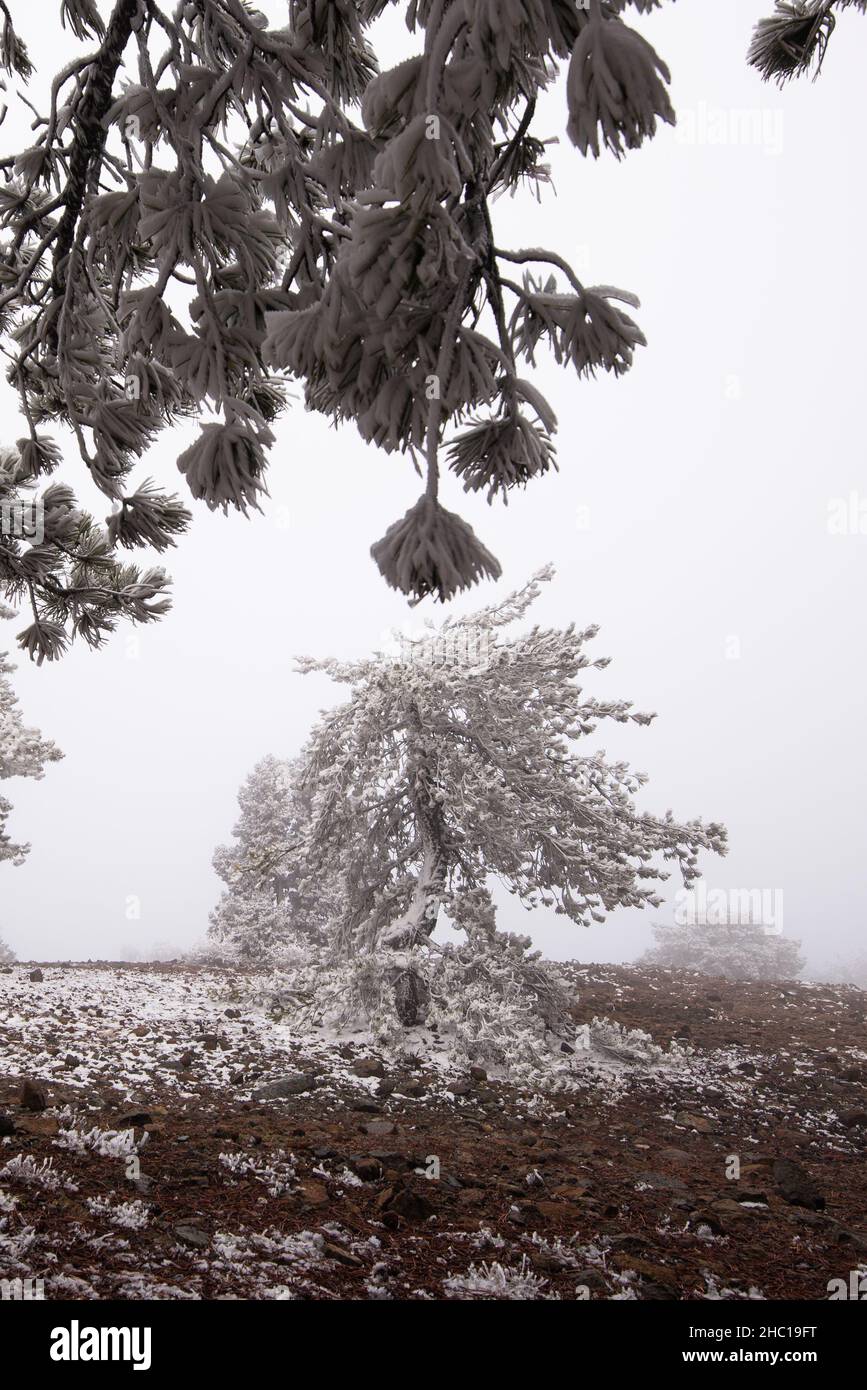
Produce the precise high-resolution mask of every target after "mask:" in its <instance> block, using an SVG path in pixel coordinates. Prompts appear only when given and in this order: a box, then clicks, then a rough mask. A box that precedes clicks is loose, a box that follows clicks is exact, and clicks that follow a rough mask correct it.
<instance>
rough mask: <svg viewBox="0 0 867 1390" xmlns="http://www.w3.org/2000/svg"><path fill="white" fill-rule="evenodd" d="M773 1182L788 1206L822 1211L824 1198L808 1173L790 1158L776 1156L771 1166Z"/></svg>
mask: <svg viewBox="0 0 867 1390" xmlns="http://www.w3.org/2000/svg"><path fill="white" fill-rule="evenodd" d="M773 1174H774V1182H775V1183H776V1187H777V1191H778V1193H779V1194H780V1196H781V1197H782V1199H783V1201H784V1202H788V1203H789V1205H790V1206H795V1207H809V1208H811V1209H812V1210H813V1211H822V1210H823V1209H824V1206H825V1198H824V1197H823V1196H822V1195H821V1193H820V1192H819V1189H818V1187H817V1186H816V1184H815V1182H814V1181H813V1179H812V1178H811V1177H810V1174H809V1173H808V1172H806V1170H805V1169H804V1168H802V1167H801V1165H800V1164H799V1163H795V1162H794V1160H793V1159H791V1158H778V1159H777V1160H776V1162H775V1163H774V1168H773Z"/></svg>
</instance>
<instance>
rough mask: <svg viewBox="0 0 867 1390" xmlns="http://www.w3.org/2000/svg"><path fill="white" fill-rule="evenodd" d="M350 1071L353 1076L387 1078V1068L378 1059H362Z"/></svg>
mask: <svg viewBox="0 0 867 1390" xmlns="http://www.w3.org/2000/svg"><path fill="white" fill-rule="evenodd" d="M350 1071H351V1072H352V1074H353V1076H385V1066H384V1064H383V1063H382V1062H380V1060H379V1058H378V1057H361V1058H360V1059H359V1061H357V1062H354V1063H353V1065H352V1066H351V1067H350Z"/></svg>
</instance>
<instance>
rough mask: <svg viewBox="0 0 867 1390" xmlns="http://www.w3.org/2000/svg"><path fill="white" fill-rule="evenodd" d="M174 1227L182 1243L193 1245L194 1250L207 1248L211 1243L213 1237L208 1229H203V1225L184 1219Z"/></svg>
mask: <svg viewBox="0 0 867 1390" xmlns="http://www.w3.org/2000/svg"><path fill="white" fill-rule="evenodd" d="M173 1229H174V1233H175V1236H176V1238H177V1239H178V1240H179V1241H180V1243H181V1245H189V1246H192V1248H193V1249H194V1250H205V1249H207V1247H208V1246H209V1245H210V1243H211V1237H210V1236H209V1235H208V1233H207V1231H203V1230H202V1228H201V1226H193V1225H192V1224H190V1223H188V1222H185V1221H182V1222H181V1223H180V1224H179V1225H177V1226H175V1227H174V1228H173Z"/></svg>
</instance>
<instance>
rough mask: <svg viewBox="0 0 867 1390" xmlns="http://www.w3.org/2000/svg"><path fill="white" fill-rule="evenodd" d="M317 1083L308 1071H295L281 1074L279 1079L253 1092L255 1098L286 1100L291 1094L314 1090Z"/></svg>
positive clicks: (296, 1094)
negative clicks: (289, 1073) (291, 1073)
mask: <svg viewBox="0 0 867 1390" xmlns="http://www.w3.org/2000/svg"><path fill="white" fill-rule="evenodd" d="M315 1085H316V1078H315V1076H311V1075H310V1074H309V1073H307V1072H295V1073H294V1074H293V1075H291V1076H281V1077H280V1078H279V1080H277V1081H269V1082H268V1084H267V1086H260V1087H259V1089H258V1091H254V1092H253V1099H254V1100H286V1099H287V1098H288V1097H289V1096H301V1095H304V1093H305V1091H312V1090H313V1089H314V1087H315Z"/></svg>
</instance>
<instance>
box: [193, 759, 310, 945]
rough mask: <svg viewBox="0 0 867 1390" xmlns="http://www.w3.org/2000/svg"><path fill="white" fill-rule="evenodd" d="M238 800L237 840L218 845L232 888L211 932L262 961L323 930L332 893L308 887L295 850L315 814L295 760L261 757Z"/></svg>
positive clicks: (217, 860) (222, 872) (219, 868)
mask: <svg viewBox="0 0 867 1390" xmlns="http://www.w3.org/2000/svg"><path fill="white" fill-rule="evenodd" d="M238 805H239V807H240V810H241V816H240V819H239V820H238V822H237V824H236V825H235V827H234V829H233V831H232V834H233V836H234V839H235V843H233V844H231V845H221V846H219V848H218V849H217V850H216V851H215V852H214V859H213V864H214V869H215V870H216V872H217V874H218V876H219V877H220V879H222V881H223V883H224V884H225V885H226V891H225V892H224V893H223V895H222V898H221V900H220V902H219V904H218V905H217V907H216V908H215V909H214V911H213V912H212V913H211V918H210V927H209V931H208V935H209V937H210V939H211V941H212V942H214V943H215V944H216V945H217V946H218V947H219V948H220V949H222V950H224V951H225V952H226V954H228V955H229V956H231V957H233V958H234V959H237V960H240V961H246V962H251V963H256V964H264V963H265V962H267V961H269V960H271V959H273V958H274V956H275V954H279V953H280V951H281V949H283V948H285V947H286V946H287V945H288V944H290V943H292V942H294V941H297V940H298V939H299V938H307V939H315V938H316V937H317V936H318V934H319V929H320V924H321V922H322V920H323V915H324V913H325V912H326V910H327V904H328V899H327V894H326V892H325V891H324V889H323V888H322V886H320V890H319V891H318V892H317V893H315V894H310V893H307V892H305V891H304V889H303V887H302V883H301V879H302V875H301V872H300V869H299V867H298V864H297V862H296V861H295V860H293V857H292V856H293V854H294V853H295V851H296V850H297V848H298V844H299V839H300V834H301V824H302V821H303V819H304V818H305V817H306V816H307V815H308V814H309V798H308V797H307V796H306V795H305V793H304V790H303V788H301V787H300V786H299V784H298V774H297V764H296V763H292V762H286V761H281V760H280V759H279V758H274V757H266V758H263V759H262V760H261V761H260V762H258V763H257V764H256V766H255V767H254V769H253V771H252V772H251V773H250V775H249V777H248V778H247V780H246V782H245V783H244V785H243V786H242V788H241V790H240V791H239V793H238Z"/></svg>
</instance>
